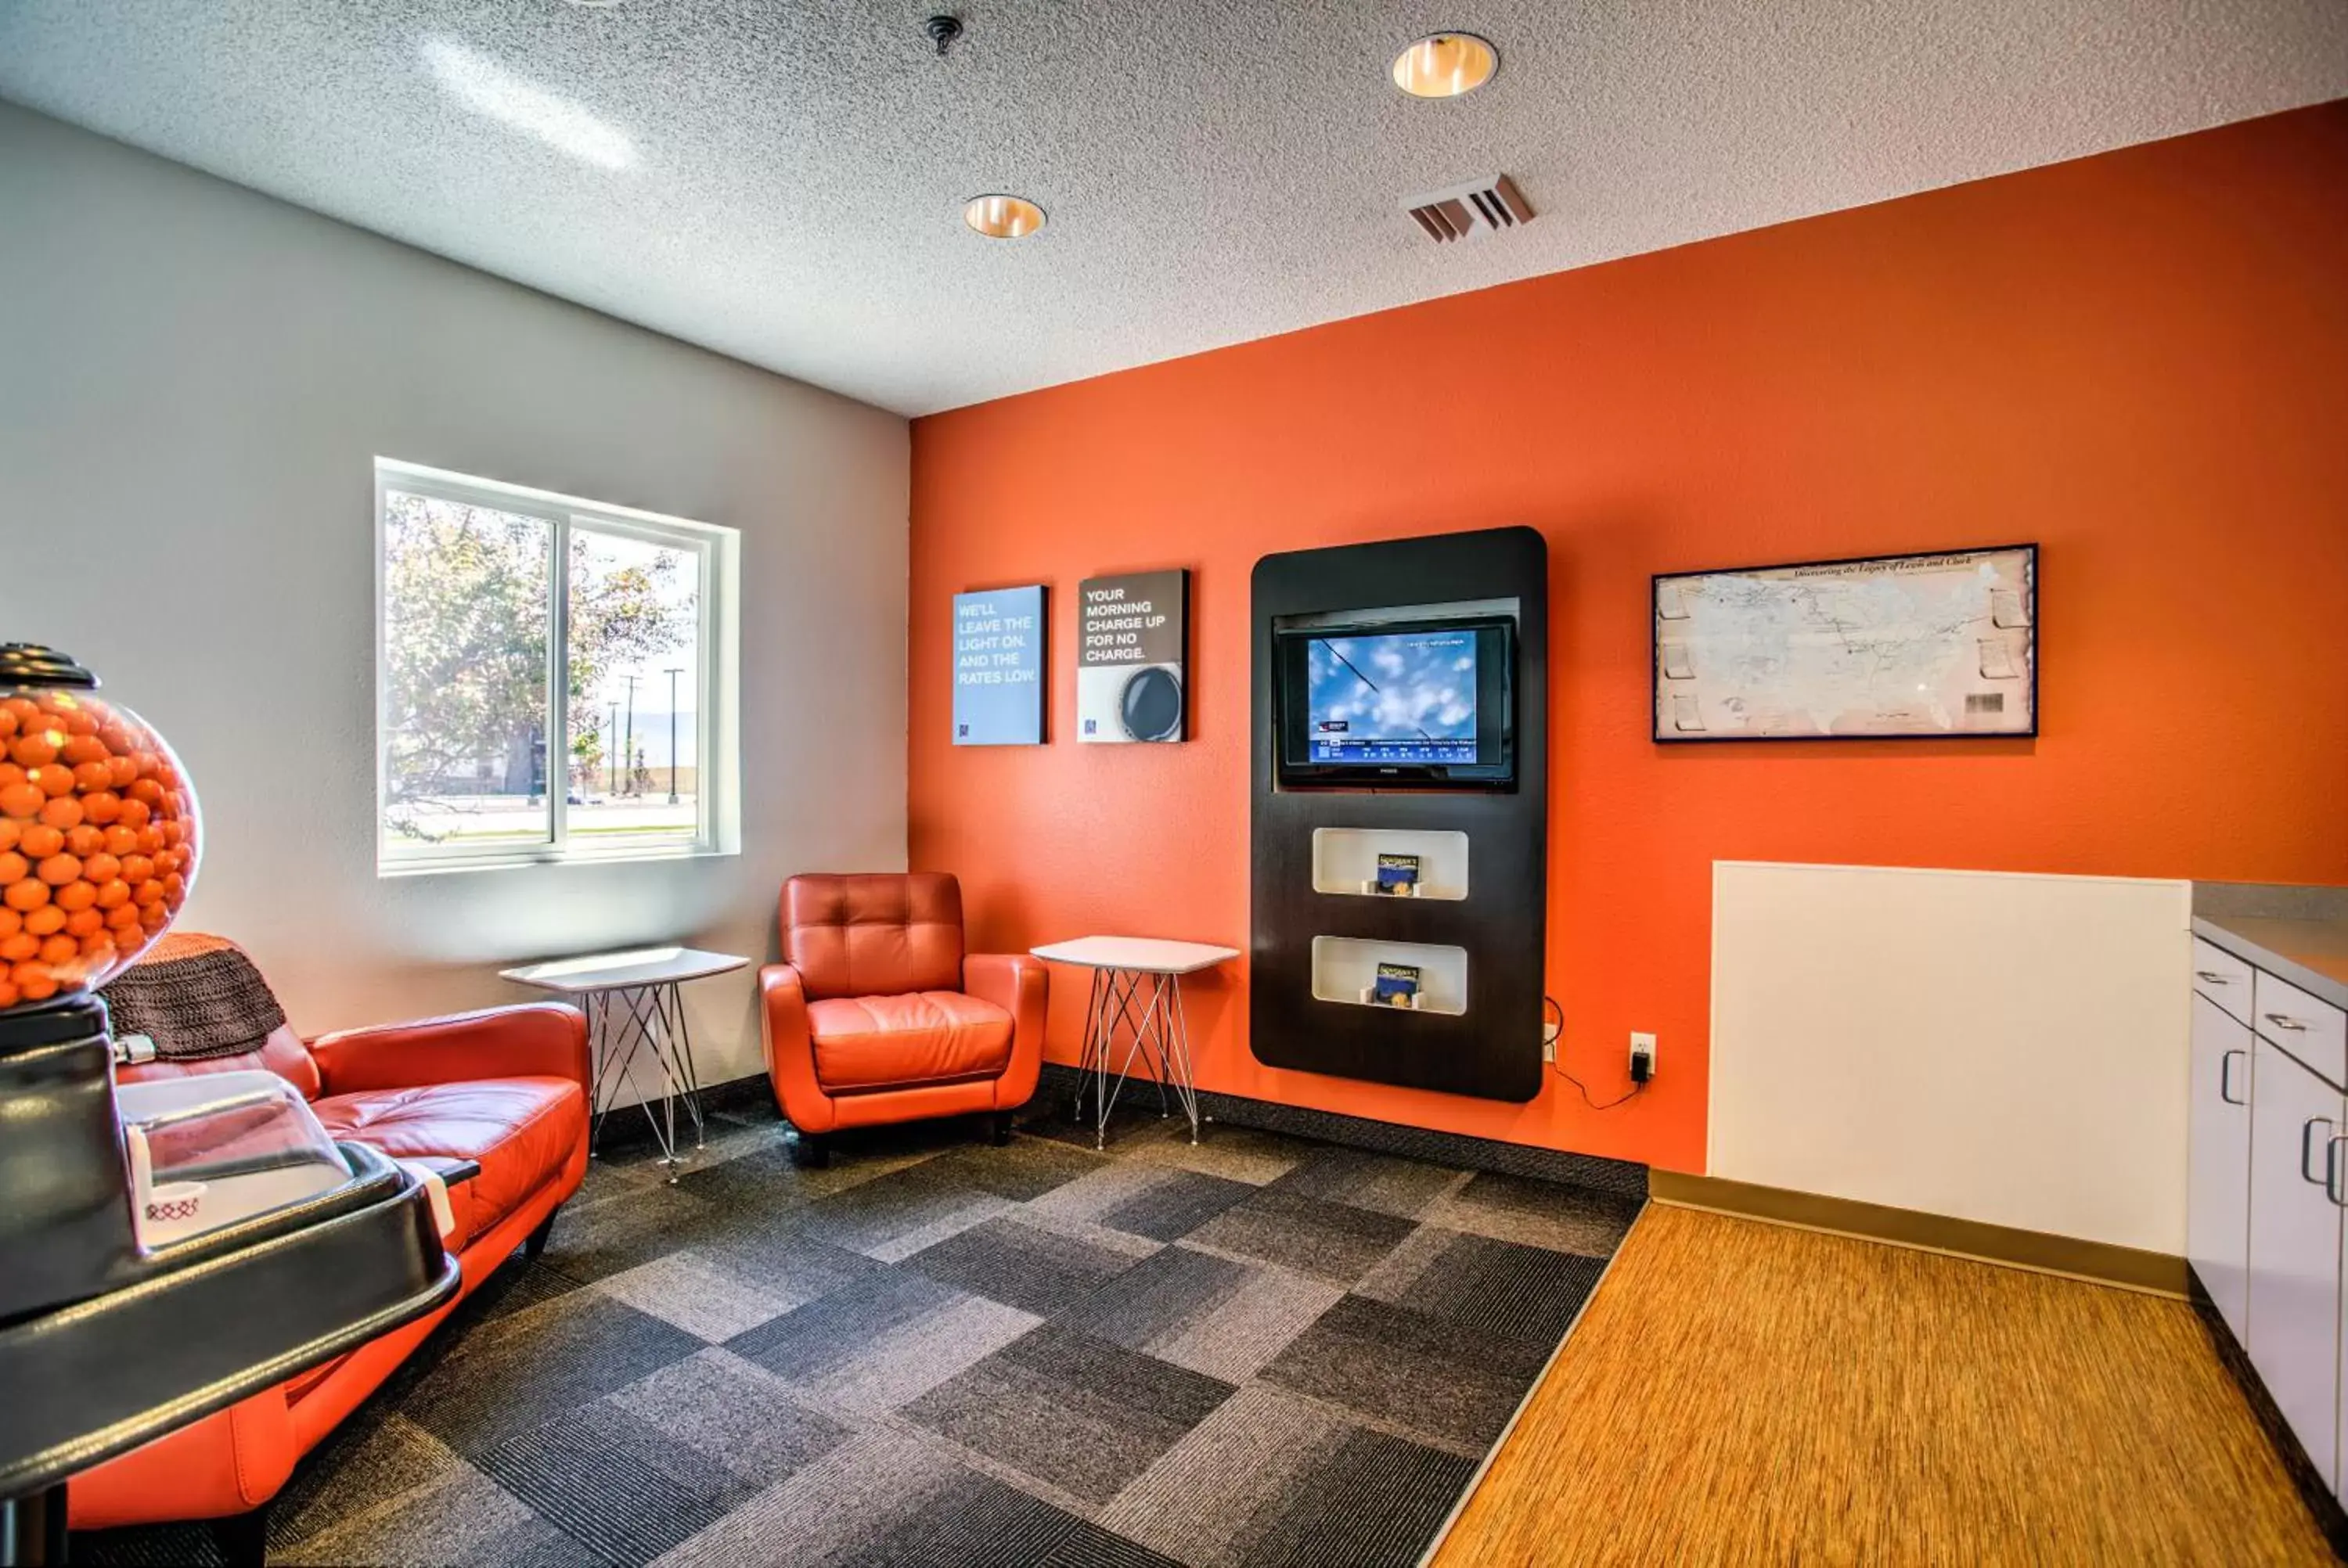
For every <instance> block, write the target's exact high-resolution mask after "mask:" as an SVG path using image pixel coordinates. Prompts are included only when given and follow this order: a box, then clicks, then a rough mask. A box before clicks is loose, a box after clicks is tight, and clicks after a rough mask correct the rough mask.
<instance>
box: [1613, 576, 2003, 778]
mask: <svg viewBox="0 0 2348 1568" xmlns="http://www.w3.org/2000/svg"><path fill="white" fill-rule="evenodd" d="M1997 558H2018V569H2019V575H2020V576H2021V578H2022V579H2023V581H2024V585H2025V586H2024V589H2023V593H2024V598H2023V601H2022V604H2021V617H2022V620H2021V624H2020V625H2019V626H2011V627H2009V626H2006V625H2004V624H2003V622H2000V623H1998V630H2000V631H2001V632H2002V633H2006V634H2017V633H2018V636H2014V637H2013V638H2012V646H2011V647H2010V648H2009V649H2008V653H2009V656H2010V657H2014V658H2015V660H2016V661H2017V662H2019V663H2021V664H2022V665H2023V666H2024V670H2023V672H2022V673H2021V674H2020V675H2019V676H2018V677H2015V678H2014V679H2015V680H2016V681H2017V682H2018V690H2019V691H2020V692H2022V693H2023V696H2024V707H2025V712H2026V721H2025V722H2024V723H2019V724H2013V723H2008V724H2006V725H2004V726H2003V727H1995V728H1992V727H1986V726H1984V727H1970V728H1969V727H1953V726H1947V725H1934V724H1918V725H1915V726H1913V727H1890V725H1891V724H1896V723H1897V721H1896V720H1893V721H1890V723H1888V724H1887V727H1884V728H1878V729H1869V730H1865V731H1859V732H1852V731H1828V732H1820V731H1815V730H1813V731H1791V732H1783V731H1769V732H1762V731H1754V730H1741V729H1722V730H1713V729H1709V728H1706V729H1699V730H1694V731H1688V730H1680V729H1675V728H1673V726H1672V725H1670V724H1667V723H1666V722H1665V719H1664V714H1665V712H1667V711H1670V699H1671V698H1672V697H1673V695H1675V694H1683V695H1689V696H1691V697H1692V696H1693V695H1694V692H1692V691H1690V690H1689V688H1688V685H1687V682H1690V681H1692V680H1693V679H1694V677H1693V676H1667V673H1666V671H1665V668H1664V664H1665V651H1664V650H1665V647H1666V639H1665V635H1664V632H1665V628H1666V623H1667V621H1668V620H1679V619H1685V616H1684V615H1683V616H1681V617H1667V616H1666V615H1665V613H1664V609H1665V603H1666V600H1665V589H1666V587H1667V586H1669V585H1681V584H1686V583H1690V582H1695V581H1701V580H1703V579H1722V578H1748V579H1772V578H1784V577H1787V576H1788V575H1790V574H1794V573H1801V572H1825V571H1838V570H1840V571H1849V572H1850V573H1851V575H1852V576H1854V577H1856V576H1859V573H1860V572H1861V571H1862V570H1863V569H1868V568H1880V569H1883V571H1884V573H1885V574H1886V576H1887V577H1890V576H1895V575H1897V574H1899V573H1900V572H1901V571H1903V570H1914V569H1917V568H1916V565H1915V563H1919V562H1932V563H1946V564H1947V565H1950V566H1960V565H1962V564H1963V563H1966V562H1968V561H1974V560H1982V561H1987V560H1992V559H1997ZM2041 580H2042V579H2041V578H2040V566H2039V553H2038V545H2037V544H2036V542H2035V541H2031V542H2027V543H2016V544H2003V545H1983V546H1970V547H1966V548H1957V549H1943V550H1910V551H1905V552H1902V553H1900V554H1893V555H1868V556H1842V557H1836V558H1832V559H1821V560H1801V561H1779V562H1776V563H1773V564H1771V565H1767V566H1747V567H1712V568H1706V569H1702V570H1698V571H1671V572H1655V573H1653V574H1652V575H1651V577H1650V579H1649V582H1648V600H1647V625H1648V655H1649V683H1650V691H1649V693H1648V695H1649V703H1648V723H1649V733H1650V738H1651V739H1652V740H1653V742H1654V743H1656V744H1658V745H1701V744H1704V743H1718V742H1746V743H1752V742H1763V741H1807V742H1812V743H1817V742H1828V741H1838V742H1848V741H1910V740H1919V741H1921V740H1931V741H2023V740H2035V739H2036V738H2037V736H2038V730H2039V710H2038V607H2039V590H2040V585H2041ZM1950 635H1951V637H1952V641H1954V640H1955V639H1958V638H1965V637H1969V636H1971V635H1972V634H1971V633H1967V632H1963V631H1956V632H1952V633H1951V634H1950ZM1674 646H1685V644H1684V643H1679V644H1674ZM1952 657H1957V658H1962V649H1961V648H1954V649H1952ZM2000 684H2001V685H2003V682H2000ZM1673 685H1678V686H1679V687H1680V688H1681V691H1680V692H1678V693H1674V692H1673V691H1671V690H1670V689H1669V688H1671V687H1672V686H1673Z"/></svg>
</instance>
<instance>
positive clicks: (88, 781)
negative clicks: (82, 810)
mask: <svg viewBox="0 0 2348 1568" xmlns="http://www.w3.org/2000/svg"><path fill="white" fill-rule="evenodd" d="M73 775H74V788H76V789H77V790H79V791H81V793H82V794H95V793H96V792H98V791H99V790H102V789H105V788H106V787H108V785H109V784H113V783H114V774H112V773H111V772H109V771H108V768H107V765H106V764H105V763H104V762H103V761H102V760H101V761H98V762H94V763H76V764H74V771H73Z"/></svg>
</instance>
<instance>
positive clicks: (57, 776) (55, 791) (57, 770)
mask: <svg viewBox="0 0 2348 1568" xmlns="http://www.w3.org/2000/svg"><path fill="white" fill-rule="evenodd" d="M25 782H26V784H38V785H39V786H40V788H41V793H42V794H45V795H47V796H48V797H49V798H50V799H52V800H55V799H56V798H57V796H59V795H61V794H73V792H74V776H73V769H71V768H69V767H67V766H66V765H65V764H63V763H51V764H48V766H46V767H40V768H32V769H29V770H27V771H26V774H25Z"/></svg>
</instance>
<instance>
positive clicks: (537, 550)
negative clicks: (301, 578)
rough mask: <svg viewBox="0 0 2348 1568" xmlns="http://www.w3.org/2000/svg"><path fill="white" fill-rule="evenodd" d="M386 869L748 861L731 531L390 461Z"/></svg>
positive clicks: (382, 611)
mask: <svg viewBox="0 0 2348 1568" xmlns="http://www.w3.org/2000/svg"><path fill="white" fill-rule="evenodd" d="M375 498H376V871H377V872H378V873H379V874H381V875H383V876H396V875H401V874H405V873H408V872H416V871H435V870H455V869H463V868H475V867H488V866H519V865H533V864H541V863H544V862H549V861H577V860H592V859H619V858H641V857H644V856H685V855H711V854H726V853H731V852H733V851H734V850H735V849H736V848H738V846H739V845H738V838H739V835H738V827H737V825H738V822H739V815H738V807H737V806H736V801H735V794H736V790H735V768H736V761H735V759H736V743H735V717H736V694H735V677H736V656H735V600H736V577H737V575H738V562H739V557H740V542H739V536H737V535H736V532H735V531H734V530H733V529H731V528H719V527H716V526H713V525H711V524H707V523H696V522H690V521H687V520H686V519H685V518H669V517H662V516H659V515H657V514H654V513H651V512H641V511H636V510H633V509H632V508H629V507H613V506H606V505H603V504H602V503H599V502H594V501H585V500H581V499H579V498H578V497H572V496H558V495H553V494H551V493H549V492H547V491H543V490H531V489H525V488H523V487H520V486H515V485H505V484H499V483H498V482H496V481H494V480H489V479H477V478H470V477H466V476H464V475H461V474H450V473H445V472H443V471H441V470H438V469H433V468H424V467H418V466H415V465H413V464H407V463H399V462H395V461H392V460H391V459H389V458H382V457H378V458H377V459H376V466H375Z"/></svg>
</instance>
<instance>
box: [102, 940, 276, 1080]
mask: <svg viewBox="0 0 2348 1568" xmlns="http://www.w3.org/2000/svg"><path fill="white" fill-rule="evenodd" d="M98 995H100V996H102V997H104V998H105V999H106V1007H107V1011H108V1013H110V1014H111V1015H112V1017H113V1020H114V1032H115V1035H116V1036H117V1037H118V1038H119V1037H120V1036H123V1035H126V1034H143V1035H146V1036H147V1037H148V1038H149V1039H150V1040H154V1042H155V1054H156V1055H157V1056H158V1057H160V1058H162V1059H163V1060H165V1061H203V1060H205V1059H207V1058H211V1057H218V1056H236V1055H240V1054H242V1052H244V1051H248V1050H259V1049H261V1042H262V1041H263V1040H266V1039H268V1038H269V1036H270V1033H271V1031H273V1030H276V1029H278V1028H280V1027H281V1026H282V1025H283V1023H284V1022H285V1009H283V1008H282V1007H280V1006H278V1005H277V997H276V994H275V993H274V992H273V991H272V990H270V989H269V982H268V981H267V980H264V979H262V978H261V971H260V970H259V969H256V968H253V967H252V959H251V958H246V957H245V956H244V950H243V949H242V948H239V947H238V946H237V945H236V944H235V943H233V942H229V941H224V940H222V939H221V938H218V937H204V936H198V935H195V934H194V933H188V934H185V935H182V934H181V933H180V932H177V931H174V932H170V933H169V934H167V935H166V936H165V937H164V938H163V939H162V940H161V941H160V942H158V943H156V944H155V946H154V948H153V949H152V950H151V951H149V953H148V954H147V956H146V957H145V958H141V959H139V961H138V962H137V963H135V964H133V965H131V966H130V967H129V968H127V969H125V970H123V971H122V972H121V973H120V974H118V975H117V976H115V977H114V979H112V980H111V981H109V982H108V984H107V986H106V988H105V989H103V990H101V991H99V992H98Z"/></svg>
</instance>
